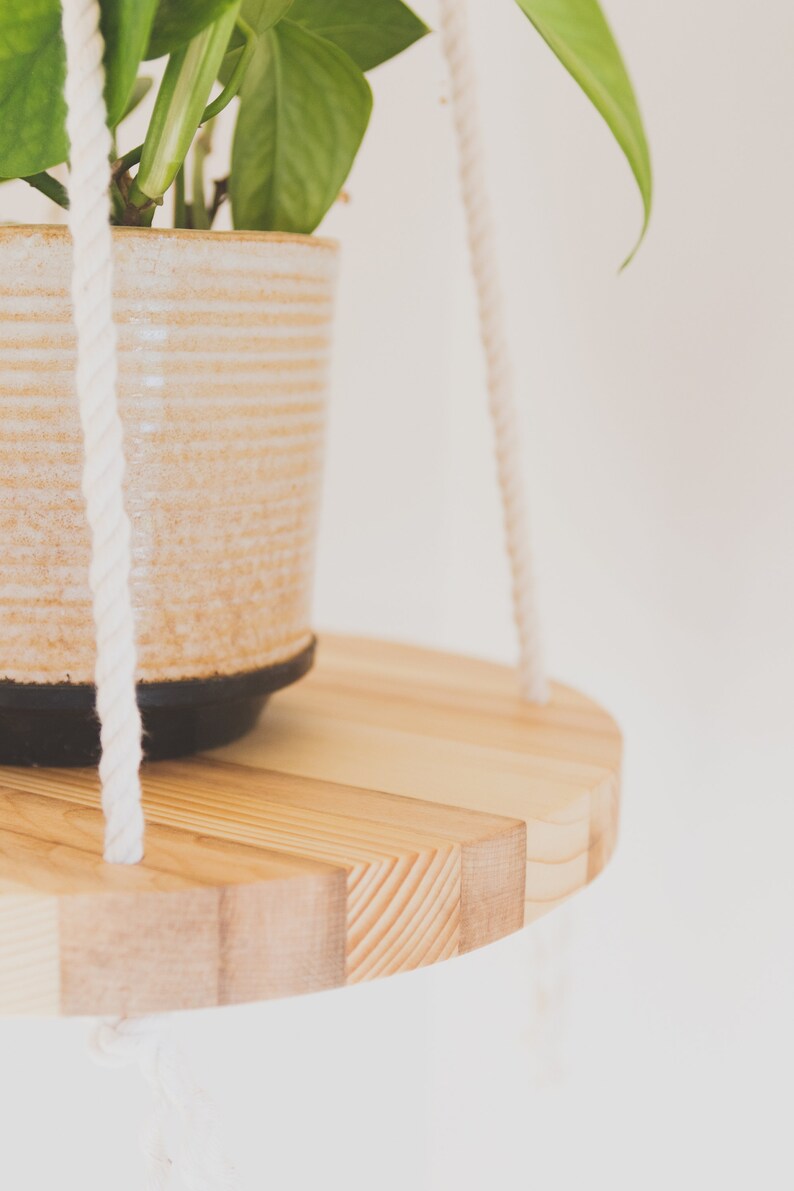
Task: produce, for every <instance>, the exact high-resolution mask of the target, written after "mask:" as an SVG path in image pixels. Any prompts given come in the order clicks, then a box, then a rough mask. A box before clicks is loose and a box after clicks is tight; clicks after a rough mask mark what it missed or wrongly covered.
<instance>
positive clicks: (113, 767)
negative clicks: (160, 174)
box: [63, 0, 143, 864]
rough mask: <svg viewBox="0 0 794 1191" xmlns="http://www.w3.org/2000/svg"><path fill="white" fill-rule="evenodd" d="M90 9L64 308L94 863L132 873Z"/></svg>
mask: <svg viewBox="0 0 794 1191" xmlns="http://www.w3.org/2000/svg"><path fill="white" fill-rule="evenodd" d="M99 12H100V10H99V4H98V2H97V0H63V36H64V41H65V43H66V68H67V69H66V105H67V117H66V129H67V132H68V135H69V143H70V145H71V164H70V174H69V197H70V208H69V230H70V232H71V235H72V241H73V250H74V257H73V270H72V304H73V308H74V324H75V330H76V333H77V371H76V388H77V398H78V403H79V407H80V422H81V424H82V429H83V445H84V462H83V496H84V498H85V503H86V515H87V519H88V524H89V527H90V530H91V566H90V571H89V583H90V587H91V593H92V596H93V611H94V624H95V629H96V644H97V656H96V669H95V680H96V706H97V713H98V715H99V720H100V724H101V740H102V757H101V760H100V763H99V776H100V780H101V783H102V809H103V811H104V813H105V859H106V860H108V861H111V862H112V863H115V864H135V863H136V862H137V861H139V860H140V859H141V857H142V856H143V814H142V811H141V790H140V780H139V777H138V769H139V766H140V762H141V720H140V714H139V712H138V707H137V703H136V700H135V626H134V622H133V614H132V600H131V596H130V569H131V547H130V523H129V519H128V517H127V514H126V512H125V509H124V494H123V479H124V448H123V437H122V426H121V419H120V417H119V412H118V406H117V401H116V329H115V326H114V324H113V313H112V296H113V280H112V242H111V234H110V225H109V197H108V195H109V188H110V154H111V139H110V133H109V131H108V129H107V126H106V123H105V101H104V95H103V90H104V77H105V76H104V70H103V66H102V55H103V50H104V45H103V41H102V35H101V33H100V31H99Z"/></svg>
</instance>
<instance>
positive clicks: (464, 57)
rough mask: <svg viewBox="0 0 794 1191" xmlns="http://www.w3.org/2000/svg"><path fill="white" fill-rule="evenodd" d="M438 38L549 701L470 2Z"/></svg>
mask: <svg viewBox="0 0 794 1191" xmlns="http://www.w3.org/2000/svg"><path fill="white" fill-rule="evenodd" d="M440 11H441V22H440V28H441V38H442V43H443V47H444V55H445V57H446V60H447V65H448V67H449V75H450V86H451V96H452V112H453V117H454V123H455V133H456V139H457V146H458V166H459V170H460V183H461V193H462V197H463V205H464V209H465V215H466V226H467V235H468V241H469V253H470V256H471V265H472V272H473V274H474V282H475V287H476V291H477V310H478V317H479V323H480V337H481V339H482V345H483V351H484V353H485V365H486V376H487V386H488V406H489V410H490V415H491V422H492V425H493V432H494V443H495V448H496V464H497V473H498V478H499V490H500V494H501V498H502V516H503V521H504V528H505V538H506V544H507V553H508V557H509V560H510V572H511V580H512V596H513V616H514V619H515V623H516V629H517V632H518V642H519V652H520V660H519V665H518V672H519V681H520V684H521V692H522V694H523V695H524V697H525V698H526V699H529V700H530V701H531V702H533V703H545V702H546V700H547V698H548V687H547V681H546V675H545V672H544V667H543V658H542V654H541V646H540V622H539V617H538V610H537V604H536V596H535V578H534V572H533V566H532V557H531V554H530V549H529V541H530V535H529V521H528V517H527V511H526V503H525V497H524V490H523V483H522V476H521V455H520V435H519V431H518V419H517V416H516V405H515V396H514V391H513V377H512V369H511V362H510V353H509V349H508V344H507V335H506V332H505V317H504V311H503V307H502V292H501V285H500V280H499V273H498V268H497V251H496V237H495V235H494V229H493V223H492V218H491V208H490V201H489V197H488V190H487V186H486V182H485V178H486V165H485V151H484V147H483V142H482V133H481V130H480V123H479V115H478V108H477V78H476V73H475V70H474V61H473V58H472V53H471V48H470V40H469V30H468V18H467V12H466V0H441V4H440Z"/></svg>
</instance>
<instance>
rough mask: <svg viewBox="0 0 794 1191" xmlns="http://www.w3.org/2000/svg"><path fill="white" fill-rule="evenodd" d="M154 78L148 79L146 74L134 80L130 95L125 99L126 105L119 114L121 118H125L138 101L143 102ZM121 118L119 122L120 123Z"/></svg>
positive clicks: (133, 109) (132, 110)
mask: <svg viewBox="0 0 794 1191" xmlns="http://www.w3.org/2000/svg"><path fill="white" fill-rule="evenodd" d="M153 83H154V79H150V78H149V76H148V75H143V74H142V75H141V76H140V77H139V78H137V79H136V80H135V82H134V83H133V86H132V91H131V92H130V97H129V99H128V100H127V106H126V107H125V108H124V111H123V112H122V114H121V120H126V119H127V116H129V114H130V112H134V111H135V109H136V107H137V106H138V104H139V103H143V101H144V99H145V98H146V96H147V95H148V94H149V92H150V91H151V89H152V84H153ZM121 120H120V121H119V123H121Z"/></svg>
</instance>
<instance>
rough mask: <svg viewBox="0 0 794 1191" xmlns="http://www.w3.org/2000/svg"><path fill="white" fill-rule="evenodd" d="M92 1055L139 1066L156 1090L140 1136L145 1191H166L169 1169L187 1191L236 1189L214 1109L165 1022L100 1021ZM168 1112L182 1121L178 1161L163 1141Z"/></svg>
mask: <svg viewBox="0 0 794 1191" xmlns="http://www.w3.org/2000/svg"><path fill="white" fill-rule="evenodd" d="M92 1053H93V1056H94V1058H95V1060H96V1061H97V1062H98V1063H100V1064H102V1065H103V1066H106V1067H125V1066H129V1065H137V1066H138V1067H139V1068H140V1070H141V1073H142V1074H143V1076H144V1078H145V1079H146V1081H147V1082H148V1083H149V1084H150V1086H151V1088H152V1091H153V1092H154V1096H155V1103H156V1108H155V1113H154V1115H153V1117H152V1118H151V1120H150V1121H148V1122H147V1124H146V1125H145V1127H144V1130H143V1133H142V1136H141V1148H142V1150H143V1153H144V1157H145V1160H146V1191H165V1189H166V1188H167V1186H168V1184H169V1180H170V1178H171V1174H172V1171H173V1172H175V1173H176V1174H177V1175H178V1176H179V1178H180V1180H181V1182H182V1184H183V1185H184V1187H186V1188H187V1191H234V1189H235V1188H236V1187H237V1185H238V1180H237V1174H236V1172H235V1169H234V1167H233V1165H232V1164H231V1162H230V1161H229V1160H228V1158H227V1157H226V1155H225V1153H224V1151H223V1148H222V1146H221V1143H220V1135H219V1130H218V1124H217V1121H216V1118H215V1110H214V1106H213V1104H212V1102H211V1101H210V1099H209V1097H208V1096H207V1094H206V1092H205V1091H204V1090H203V1088H201V1087H200V1086H199V1085H198V1084H197V1083H196V1081H195V1079H194V1078H193V1077H192V1075H190V1073H189V1072H188V1070H187V1068H186V1066H185V1063H184V1059H183V1056H182V1054H181V1052H180V1050H179V1048H178V1047H177V1046H176V1045H175V1043H174V1042H173V1041H172V1039H171V1038H170V1037H169V1036H168V1033H167V1031H166V1029H165V1020H164V1019H163V1018H159V1017H137V1018H122V1019H120V1020H119V1021H115V1022H110V1023H103V1024H101V1025H100V1026H99V1027H98V1029H97V1031H96V1033H95V1035H94V1038H93V1040H92ZM172 1113H173V1114H175V1115H176V1117H177V1118H178V1119H179V1121H180V1122H181V1123H182V1125H183V1127H184V1131H185V1138H186V1141H187V1143H188V1144H183V1146H182V1147H181V1151H180V1154H179V1158H178V1160H176V1159H172V1158H171V1157H170V1156H169V1151H168V1147H167V1145H166V1140H165V1135H166V1127H167V1125H168V1123H169V1118H170V1116H171V1114H172Z"/></svg>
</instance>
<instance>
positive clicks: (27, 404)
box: [0, 227, 337, 764]
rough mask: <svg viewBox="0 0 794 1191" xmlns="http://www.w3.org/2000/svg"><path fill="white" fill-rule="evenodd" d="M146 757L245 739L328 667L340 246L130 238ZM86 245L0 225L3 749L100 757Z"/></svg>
mask: <svg viewBox="0 0 794 1191" xmlns="http://www.w3.org/2000/svg"><path fill="white" fill-rule="evenodd" d="M114 240H115V244H114V251H115V260H114V292H115V299H114V312H115V317H116V323H117V327H118V336H119V354H118V359H119V381H118V393H119V404H120V409H121V416H122V420H123V423H124V432H125V450H126V456H127V476H126V502H127V509H128V512H129V515H130V519H131V522H132V534H133V574H132V593H133V603H134V607H135V612H136V625H137V643H138V667H139V672H138V676H139V688H138V689H139V702H140V705H141V708H142V712H143V717H144V727H145V731H146V752H147V755H148V756H149V757H152V758H155V757H164V756H175V755H178V754H183V753H187V752H191V751H195V750H196V749H199V748H209V747H212V746H213V745H218V744H221V743H224V742H227V741H229V740H231V739H234V738H235V737H236V736H239V735H241V734H242V733H243V732H244V731H245V730H246V729H247V728H248V727H250V726H251V724H252V723H253V722H254V721H255V719H256V717H257V715H258V713H259V711H260V709H261V707H262V704H263V702H264V700H265V698H266V697H267V695H268V694H269V693H270V692H271V691H273V690H275V689H276V688H277V687H280V686H283V685H285V684H286V683H289V682H292V681H294V680H295V679H296V678H298V677H300V676H301V675H302V674H303V673H304V672H305V671H306V670H307V669H308V667H309V666H310V664H311V658H312V652H313V637H312V632H311V628H310V621H309V616H310V597H311V585H312V570H313V559H314V541H315V528H316V522H317V513H318V499H319V485H320V478H321V462H322V449H323V427H324V413H325V404H326V390H327V364H328V357H329V347H330V332H331V316H332V305H333V289H334V278H335V272H336V257H337V249H336V246H335V245H334V244H333V243H332V242H329V241H326V240H321V239H318V238H315V237H306V236H286V235H280V234H263V233H243V234H236V233H200V232H181V231H179V232H174V231H151V230H146V231H141V230H133V229H123V228H122V229H116V230H115V231H114ZM70 267H71V246H70V241H69V238H68V234H67V233H66V231H65V230H64V229H62V228H44V227H23V228H19V227H18V228H13V227H6V228H0V278H2V280H1V281H0V340H1V341H2V357H1V358H0V419H2V423H1V424H2V439H1V441H0V456H1V458H0V464H1V465H0V541H2V548H3V550H2V565H1V566H0V760H2V761H4V762H5V763H11V764H30V763H34V764H84V763H88V762H91V761H93V760H94V759H95V757H96V755H97V751H98V729H97V723H96V719H95V715H94V711H93V707H94V693H93V686H92V680H93V668H94V630H93V619H92V613H91V599H90V592H89V588H88V580H87V572H88V562H89V535H88V530H87V526H86V523H85V516H84V506H83V499H82V495H81V490H80V482H81V464H82V445H81V436H80V425H79V419H78V413H77V406H76V398H75V395H74V381H73V375H74V333H73V329H72V324H71V308H70V307H71V303H70V299H69V285H70Z"/></svg>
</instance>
